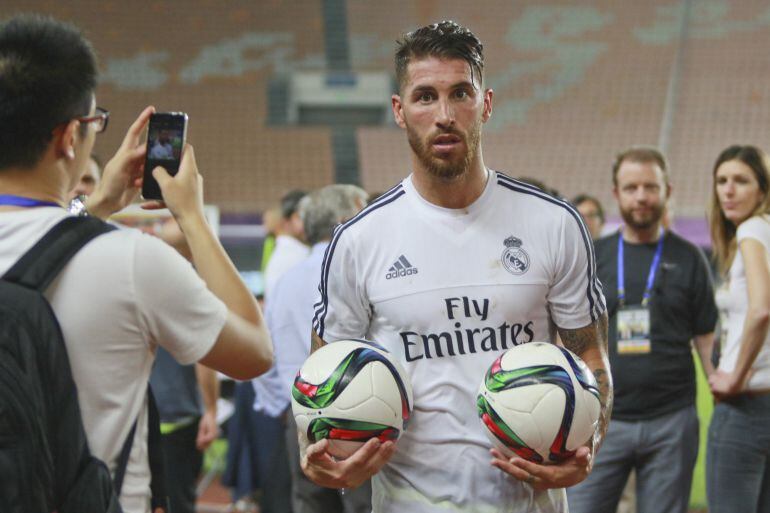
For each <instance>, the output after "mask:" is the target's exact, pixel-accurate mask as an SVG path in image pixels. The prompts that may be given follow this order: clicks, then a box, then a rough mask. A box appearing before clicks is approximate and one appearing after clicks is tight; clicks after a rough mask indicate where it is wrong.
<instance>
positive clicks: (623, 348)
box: [616, 306, 652, 355]
mask: <svg viewBox="0 0 770 513" xmlns="http://www.w3.org/2000/svg"><path fill="white" fill-rule="evenodd" d="M616 319H617V323H618V326H617V328H618V354H619V355H634V354H648V353H649V352H650V351H651V349H652V347H651V344H650V310H649V309H648V308H645V307H643V306H628V307H623V308H621V309H620V310H618V313H617V316H616Z"/></svg>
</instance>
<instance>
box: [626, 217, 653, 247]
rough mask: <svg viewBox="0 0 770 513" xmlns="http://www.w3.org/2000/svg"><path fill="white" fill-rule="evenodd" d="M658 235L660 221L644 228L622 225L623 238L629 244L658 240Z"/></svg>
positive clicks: (648, 242)
mask: <svg viewBox="0 0 770 513" xmlns="http://www.w3.org/2000/svg"><path fill="white" fill-rule="evenodd" d="M660 235H661V233H660V222H657V223H655V224H654V225H652V226H649V227H645V228H636V227H633V226H628V225H625V226H624V227H623V240H624V241H625V242H628V243H631V244H651V243H653V242H658V238H659V237H660Z"/></svg>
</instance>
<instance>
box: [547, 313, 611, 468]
mask: <svg viewBox="0 0 770 513" xmlns="http://www.w3.org/2000/svg"><path fill="white" fill-rule="evenodd" d="M559 336H560V337H561V340H562V343H563V344H564V347H566V348H567V349H569V350H570V351H572V352H573V353H575V354H576V355H578V356H579V357H580V358H582V360H583V361H584V362H585V363H586V365H587V366H588V368H589V369H591V372H593V374H594V377H595V378H596V383H597V384H598V385H599V400H600V401H601V408H602V409H601V412H600V414H599V427H598V429H597V430H596V433H595V434H594V438H593V443H592V451H593V453H594V454H595V453H596V451H597V450H598V449H599V446H601V443H602V440H604V435H605V434H606V433H607V426H608V425H609V423H610V413H611V412H612V398H613V395H612V375H611V374H610V362H609V358H608V356H607V313H606V312H605V313H604V314H602V316H601V317H600V318H599V320H597V321H596V322H595V323H593V324H589V325H588V326H586V327H585V328H578V329H576V330H567V329H562V328H559Z"/></svg>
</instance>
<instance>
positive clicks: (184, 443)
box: [150, 218, 219, 513]
mask: <svg viewBox="0 0 770 513" xmlns="http://www.w3.org/2000/svg"><path fill="white" fill-rule="evenodd" d="M157 235H158V236H159V237H160V238H161V239H162V240H163V241H164V242H166V243H167V244H168V245H170V246H171V247H172V248H174V249H176V250H177V251H178V252H179V254H180V255H182V256H183V257H184V258H185V259H186V260H188V261H192V252H191V251H190V247H189V246H188V245H187V241H186V240H185V237H184V234H183V233H182V230H181V229H180V228H179V223H177V222H176V220H174V218H168V219H165V220H164V221H163V222H162V223H161V225H160V229H159V233H157ZM150 386H151V387H152V391H153V394H154V395H155V401H156V403H157V405H158V412H159V413H160V422H161V425H160V429H161V447H162V448H163V455H164V457H165V465H164V468H165V469H166V473H167V477H166V487H167V492H168V497H169V506H170V508H171V509H170V511H171V512H173V513H195V501H196V498H197V497H196V493H195V491H196V490H195V485H196V483H197V480H198V476H199V475H200V472H201V468H202V467H203V453H204V452H205V450H206V449H207V448H208V447H209V446H210V445H211V443H212V442H213V441H214V440H215V439H216V438H217V436H218V434H219V427H218V426H217V399H219V380H218V379H217V373H216V371H214V370H213V369H209V368H208V367H205V366H203V365H201V364H199V363H197V364H194V365H181V364H180V363H178V362H177V361H176V360H174V358H173V357H172V356H171V354H170V353H169V352H168V351H166V350H165V349H164V348H163V347H159V348H158V351H157V353H156V354H155V365H154V366H153V368H152V373H151V374H150Z"/></svg>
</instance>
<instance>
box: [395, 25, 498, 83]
mask: <svg viewBox="0 0 770 513" xmlns="http://www.w3.org/2000/svg"><path fill="white" fill-rule="evenodd" d="M426 57H437V58H440V59H462V60H464V61H465V62H467V63H468V66H470V68H471V82H474V76H477V77H478V79H479V87H481V84H482V82H483V72H484V45H482V44H481V41H479V39H478V38H477V37H476V36H475V35H474V34H473V32H471V31H470V30H468V29H467V28H465V27H463V26H461V25H458V24H457V23H455V22H454V21H442V22H440V23H433V24H432V25H426V26H424V27H421V28H418V29H417V30H414V31H412V32H409V33H408V34H405V35H404V36H403V37H402V38H401V39H400V40H399V41H397V48H396V59H395V60H396V80H397V81H398V86H399V88H402V87H403V86H404V84H405V83H406V75H407V67H408V66H409V63H410V62H411V61H412V60H413V59H424V58H426ZM474 83H475V82H474Z"/></svg>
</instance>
